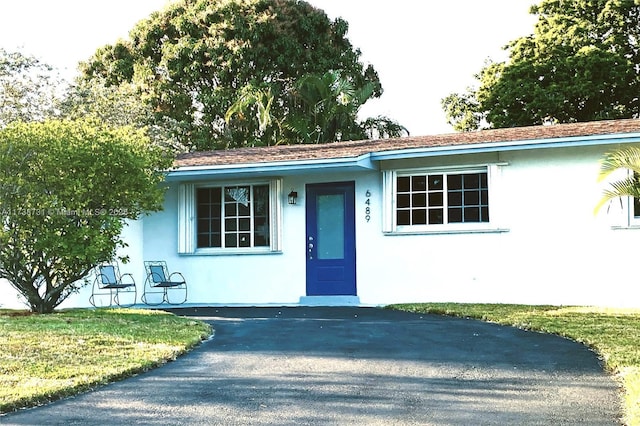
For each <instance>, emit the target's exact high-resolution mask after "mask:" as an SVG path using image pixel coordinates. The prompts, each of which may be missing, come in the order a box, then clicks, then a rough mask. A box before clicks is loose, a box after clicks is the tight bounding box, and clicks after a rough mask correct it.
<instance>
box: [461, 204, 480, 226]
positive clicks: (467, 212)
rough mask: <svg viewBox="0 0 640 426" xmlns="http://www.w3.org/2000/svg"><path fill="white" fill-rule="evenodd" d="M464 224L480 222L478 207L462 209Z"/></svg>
mask: <svg viewBox="0 0 640 426" xmlns="http://www.w3.org/2000/svg"><path fill="white" fill-rule="evenodd" d="M464 221H465V222H480V209H479V208H478V207H466V208H465V209H464Z"/></svg>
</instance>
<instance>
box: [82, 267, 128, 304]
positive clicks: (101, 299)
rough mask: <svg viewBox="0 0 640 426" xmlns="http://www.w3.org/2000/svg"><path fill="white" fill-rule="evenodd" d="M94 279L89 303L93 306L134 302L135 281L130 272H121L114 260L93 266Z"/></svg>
mask: <svg viewBox="0 0 640 426" xmlns="http://www.w3.org/2000/svg"><path fill="white" fill-rule="evenodd" d="M94 273H95V276H96V277H95V279H94V280H93V288H92V291H91V296H89V303H91V305H93V306H94V307H107V306H114V305H116V306H121V307H129V306H133V305H135V303H136V296H137V290H136V282H135V280H134V279H133V275H131V274H121V273H120V267H119V266H118V263H117V262H115V261H112V262H103V263H101V264H99V265H98V266H96V267H95V270H94Z"/></svg>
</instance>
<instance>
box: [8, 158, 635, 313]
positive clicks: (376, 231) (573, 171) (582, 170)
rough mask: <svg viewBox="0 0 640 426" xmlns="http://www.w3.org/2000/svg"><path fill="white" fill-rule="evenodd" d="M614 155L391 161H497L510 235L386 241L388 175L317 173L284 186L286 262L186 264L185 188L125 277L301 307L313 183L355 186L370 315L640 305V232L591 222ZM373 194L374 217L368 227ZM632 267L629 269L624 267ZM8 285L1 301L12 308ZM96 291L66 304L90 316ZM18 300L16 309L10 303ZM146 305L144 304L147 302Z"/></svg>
mask: <svg viewBox="0 0 640 426" xmlns="http://www.w3.org/2000/svg"><path fill="white" fill-rule="evenodd" d="M610 149H613V148H612V147H608V148H607V147H598V146H595V147H579V148H561V149H559V148H552V149H542V150H535V151H534V150H531V151H508V152H502V153H500V154H499V155H498V154H492V155H486V154H485V155H482V156H469V155H467V156H460V157H456V158H451V157H450V158H440V159H438V158H431V159H428V160H412V161H404V162H387V163H383V164H382V165H381V167H382V168H383V169H384V168H403V167H409V166H411V167H423V166H424V167H426V166H438V165H445V164H447V165H452V164H458V163H467V164H481V163H484V162H489V161H491V162H498V163H500V164H504V165H502V166H500V173H499V175H498V176H495V177H494V178H495V179H494V181H492V185H491V187H490V215H491V219H492V222H497V226H498V227H499V228H500V229H501V230H502V231H504V232H495V233H477V234H469V233H460V234H423V235H385V234H384V233H383V232H382V230H383V223H382V212H383V206H382V202H383V194H382V172H380V171H368V172H359V173H355V174H354V173H315V174H308V175H298V176H287V177H284V178H283V185H282V189H283V196H284V197H286V194H287V193H288V192H289V191H291V190H294V191H297V192H298V195H299V198H298V204H297V205H288V204H287V203H286V199H285V200H283V210H282V230H281V231H282V252H281V253H273V254H261V255H258V254H243V255H180V254H178V250H177V246H178V243H177V238H178V194H177V192H178V191H177V188H178V184H177V183H173V184H172V185H171V187H170V190H169V191H168V193H167V197H166V200H165V210H164V211H163V212H160V213H157V214H154V215H151V216H149V217H146V218H144V220H143V221H138V222H136V223H133V224H131V226H129V227H128V228H127V230H126V232H125V235H124V238H125V240H126V241H127V242H128V243H129V245H130V246H129V247H128V248H127V249H125V250H123V254H126V255H129V256H130V257H131V262H130V263H129V264H128V265H122V266H121V269H122V272H130V273H132V274H133V275H134V277H135V279H136V281H137V282H138V291H139V296H140V293H141V291H142V285H143V283H144V279H145V276H144V268H143V264H142V262H143V260H166V261H167V263H168V265H169V268H170V269H172V270H177V271H180V272H181V273H183V275H184V276H185V277H186V279H187V282H188V286H189V297H188V300H187V303H189V304H196V305H197V304H202V305H206V304H220V305H234V304H243V305H266V304H275V305H281V304H297V303H298V302H299V300H300V297H302V296H305V288H306V287H305V259H306V257H305V256H306V242H305V194H304V192H305V185H306V184H309V183H325V182H340V181H355V182H356V239H357V243H356V245H357V292H358V296H359V298H360V302H361V303H362V304H363V305H384V304H388V303H398V302H492V303H525V304H574V305H575V304H579V305H603V306H635V307H638V306H640V298H638V297H636V294H637V292H636V287H637V285H638V283H637V282H636V281H637V274H636V273H635V270H634V269H633V268H632V267H631V266H632V265H635V261H636V258H637V255H636V254H635V253H634V252H635V250H634V247H637V242H638V240H639V239H640V229H635V228H629V227H627V226H625V225H626V224H627V219H628V215H627V212H626V210H625V209H623V208H620V205H619V204H617V203H614V204H612V205H611V207H610V209H609V211H608V212H607V208H606V207H605V208H603V209H602V211H601V212H600V213H599V214H598V215H595V214H594V211H593V209H594V207H595V205H596V204H597V202H598V200H599V199H600V197H601V194H602V189H603V188H604V184H602V183H598V182H597V176H598V169H599V160H600V158H601V157H602V155H603V154H604V152H605V151H606V150H610ZM367 190H368V191H370V197H369V199H370V201H371V204H370V207H371V219H370V221H369V222H367V221H366V220H365V212H364V209H365V208H366V205H365V199H366V198H367V197H366V195H365V194H366V192H367ZM618 265H626V266H622V267H621V266H618ZM7 287H8V286H7V285H6V284H5V283H2V282H0V295H1V296H2V297H0V303H1V304H2V305H3V307H7V305H9V304H10V303H11V302H12V301H13V300H15V295H14V296H9V295H8V294H9V292H8V291H7V290H6V289H7ZM88 296H89V293H88V289H86V290H83V292H81V293H80V294H78V295H74V296H72V298H70V299H69V300H68V302H65V304H64V305H63V307H66V306H87V305H88ZM12 297H13V299H12ZM138 300H139V299H138Z"/></svg>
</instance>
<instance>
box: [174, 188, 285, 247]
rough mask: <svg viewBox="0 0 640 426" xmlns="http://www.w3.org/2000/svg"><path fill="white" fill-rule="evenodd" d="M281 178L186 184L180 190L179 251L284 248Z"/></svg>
mask: <svg viewBox="0 0 640 426" xmlns="http://www.w3.org/2000/svg"><path fill="white" fill-rule="evenodd" d="M280 188H281V184H280V181H279V180H271V181H267V182H251V183H229V184H226V183H225V184H218V185H194V184H183V185H181V188H180V191H179V194H180V196H179V203H180V214H179V222H180V224H179V227H180V232H179V234H180V235H179V241H180V243H179V250H178V251H179V252H180V253H185V254H188V253H201V254H207V253H210V254H216V253H218V254H222V253H245V252H246V253H251V252H267V251H278V250H280V246H279V241H280V238H279V228H280V211H281V204H282V201H281V198H282V194H281V192H282V191H281V189H280Z"/></svg>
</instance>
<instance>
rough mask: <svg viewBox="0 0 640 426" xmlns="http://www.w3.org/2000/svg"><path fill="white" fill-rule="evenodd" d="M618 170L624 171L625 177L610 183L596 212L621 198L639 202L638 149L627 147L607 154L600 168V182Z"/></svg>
mask: <svg viewBox="0 0 640 426" xmlns="http://www.w3.org/2000/svg"><path fill="white" fill-rule="evenodd" d="M618 170H626V171H627V173H626V174H625V176H623V177H620V178H618V179H617V180H615V181H613V182H611V184H610V187H609V189H607V190H605V191H604V194H603V195H602V199H601V200H600V202H599V203H598V205H597V206H596V211H597V210H599V209H600V208H601V207H602V206H603V205H605V204H607V203H609V202H611V201H612V200H614V199H617V198H621V197H633V198H634V200H635V203H638V202H640V201H639V200H640V148H638V147H629V148H624V149H621V150H618V151H613V152H610V153H607V154H606V155H605V156H604V158H603V160H602V162H601V167H600V180H601V181H602V180H604V179H606V178H607V177H609V176H610V175H611V174H612V173H614V172H616V171H618Z"/></svg>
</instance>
